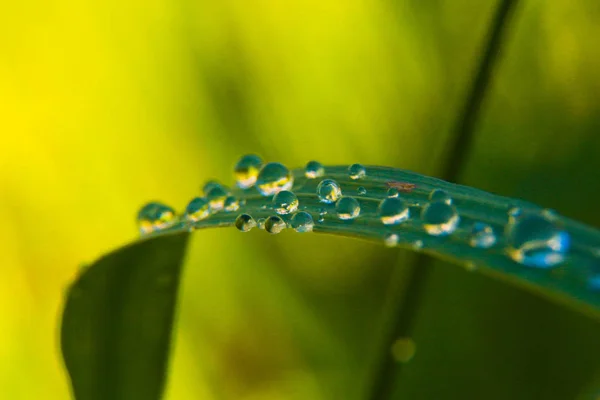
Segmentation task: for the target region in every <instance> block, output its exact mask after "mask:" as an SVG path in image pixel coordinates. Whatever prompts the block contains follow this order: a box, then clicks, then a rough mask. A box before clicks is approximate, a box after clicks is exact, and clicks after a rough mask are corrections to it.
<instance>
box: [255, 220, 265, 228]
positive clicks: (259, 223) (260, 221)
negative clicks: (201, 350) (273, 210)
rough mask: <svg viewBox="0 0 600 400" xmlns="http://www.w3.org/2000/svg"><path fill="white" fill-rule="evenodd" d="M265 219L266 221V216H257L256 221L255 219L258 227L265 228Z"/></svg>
mask: <svg viewBox="0 0 600 400" xmlns="http://www.w3.org/2000/svg"><path fill="white" fill-rule="evenodd" d="M265 221H266V218H259V219H258V221H256V222H257V226H258V227H259V228H260V229H265Z"/></svg>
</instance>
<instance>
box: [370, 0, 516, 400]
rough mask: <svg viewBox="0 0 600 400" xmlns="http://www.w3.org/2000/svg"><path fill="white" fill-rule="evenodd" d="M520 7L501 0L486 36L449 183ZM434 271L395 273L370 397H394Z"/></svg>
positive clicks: (420, 264) (419, 264)
mask: <svg viewBox="0 0 600 400" xmlns="http://www.w3.org/2000/svg"><path fill="white" fill-rule="evenodd" d="M516 4H517V0H499V3H498V6H497V9H496V12H495V15H494V17H493V19H492V22H491V25H490V28H489V32H488V34H487V35H486V39H485V44H484V50H483V53H482V56H481V58H480V60H479V64H478V66H477V72H476V75H475V79H474V80H473V81H472V83H471V87H470V88H469V90H468V92H467V93H468V94H467V97H466V99H465V103H464V105H463V108H462V109H461V111H460V113H459V118H458V120H457V122H456V125H455V127H454V129H453V132H452V133H453V134H452V135H451V137H450V140H451V142H450V143H449V148H450V151H448V152H447V156H446V160H445V161H444V163H443V175H442V177H443V179H444V180H446V181H451V182H455V181H457V180H458V178H459V177H460V174H461V172H462V170H463V168H464V165H465V161H466V159H467V156H468V155H469V154H470V152H471V148H472V144H473V136H474V132H475V125H476V122H477V119H478V117H479V114H480V111H481V108H482V105H483V102H484V100H485V95H486V92H487V89H488V87H489V85H490V81H491V78H492V73H493V70H494V66H495V64H496V63H497V60H498V58H499V55H500V51H501V47H502V42H503V39H504V36H505V33H506V30H507V26H508V25H509V22H510V19H511V16H512V15H513V14H514V9H515V6H516ZM431 269H432V264H431V258H430V257H428V256H425V255H423V254H419V255H418V256H417V257H416V260H415V262H414V264H413V265H412V266H411V268H410V270H409V271H408V272H407V273H405V274H393V278H397V279H403V280H404V279H405V280H406V282H407V284H406V286H405V287H406V290H404V291H403V292H400V293H397V294H396V293H394V294H392V295H393V300H392V307H393V309H392V310H390V313H391V319H390V321H389V322H388V323H387V324H386V326H385V327H384V329H385V332H384V335H385V336H384V339H383V346H382V349H381V351H380V352H379V356H380V360H379V365H378V367H377V368H376V371H375V376H374V380H373V386H372V389H371V391H370V394H369V398H370V399H372V400H380V399H391V398H392V394H393V389H394V381H395V378H396V376H397V375H398V374H399V373H400V372H401V365H400V364H397V363H396V362H395V361H394V360H393V359H392V356H391V353H390V349H391V346H392V343H393V342H394V341H395V340H396V339H397V338H399V337H407V336H411V334H412V332H413V328H414V325H415V321H416V317H417V313H418V311H419V308H420V304H421V302H422V299H423V296H424V289H425V286H426V283H427V279H428V276H429V275H430V273H431ZM398 287H400V285H398V284H397V283H394V282H393V283H392V284H391V289H396V290H397V288H398ZM386 328H387V329H386Z"/></svg>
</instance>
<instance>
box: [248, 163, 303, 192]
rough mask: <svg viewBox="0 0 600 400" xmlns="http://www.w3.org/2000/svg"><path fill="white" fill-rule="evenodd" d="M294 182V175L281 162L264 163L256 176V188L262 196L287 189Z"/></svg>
mask: <svg viewBox="0 0 600 400" xmlns="http://www.w3.org/2000/svg"><path fill="white" fill-rule="evenodd" d="M293 184H294V176H293V175H292V173H291V172H290V170H289V169H288V168H287V167H286V166H285V165H283V164H281V163H278V162H271V163H268V164H265V165H264V166H263V167H262V168H261V170H260V172H259V173H258V177H257V178H256V188H257V189H258V191H259V192H260V194H261V195H263V196H272V195H274V194H277V193H279V192H281V191H282V190H289V189H291V188H292V186H293Z"/></svg>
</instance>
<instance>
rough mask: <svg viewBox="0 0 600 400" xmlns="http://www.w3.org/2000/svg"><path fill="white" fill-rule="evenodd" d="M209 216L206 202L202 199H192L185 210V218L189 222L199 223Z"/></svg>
mask: <svg viewBox="0 0 600 400" xmlns="http://www.w3.org/2000/svg"><path fill="white" fill-rule="evenodd" d="M209 214H210V210H209V206H208V200H206V199H205V198H204V197H194V198H193V199H192V200H191V201H190V202H189V203H188V205H187V207H186V208H185V218H186V219H187V220H188V221H191V222H196V221H200V220H201V219H204V218H206V217H208V215H209Z"/></svg>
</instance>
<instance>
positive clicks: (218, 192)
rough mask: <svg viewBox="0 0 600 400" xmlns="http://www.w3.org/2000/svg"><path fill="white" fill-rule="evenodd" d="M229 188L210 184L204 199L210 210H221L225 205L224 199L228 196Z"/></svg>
mask: <svg viewBox="0 0 600 400" xmlns="http://www.w3.org/2000/svg"><path fill="white" fill-rule="evenodd" d="M229 193H230V191H229V188H228V187H226V186H223V185H221V184H216V185H212V186H211V187H210V189H209V190H208V191H207V192H206V200H208V204H209V205H210V209H211V211H219V210H222V209H223V207H224V206H225V199H226V198H227V196H229Z"/></svg>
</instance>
